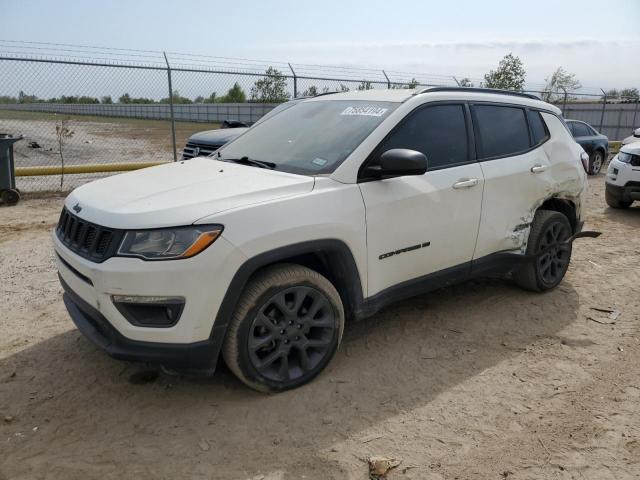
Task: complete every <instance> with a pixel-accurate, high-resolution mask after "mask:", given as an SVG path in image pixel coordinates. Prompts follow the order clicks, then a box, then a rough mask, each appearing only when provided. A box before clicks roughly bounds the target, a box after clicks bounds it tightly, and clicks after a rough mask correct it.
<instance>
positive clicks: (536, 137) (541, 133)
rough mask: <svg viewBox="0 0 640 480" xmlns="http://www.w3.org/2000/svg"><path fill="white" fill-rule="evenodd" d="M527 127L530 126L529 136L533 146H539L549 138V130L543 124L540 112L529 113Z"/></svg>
mask: <svg viewBox="0 0 640 480" xmlns="http://www.w3.org/2000/svg"><path fill="white" fill-rule="evenodd" d="M529 125H531V135H532V136H533V144H534V145H540V144H541V143H544V142H545V141H546V140H547V138H549V129H548V128H547V125H546V124H545V123H544V119H543V118H542V115H540V112H535V111H533V110H530V111H529Z"/></svg>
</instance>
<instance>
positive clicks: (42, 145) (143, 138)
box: [0, 110, 218, 191]
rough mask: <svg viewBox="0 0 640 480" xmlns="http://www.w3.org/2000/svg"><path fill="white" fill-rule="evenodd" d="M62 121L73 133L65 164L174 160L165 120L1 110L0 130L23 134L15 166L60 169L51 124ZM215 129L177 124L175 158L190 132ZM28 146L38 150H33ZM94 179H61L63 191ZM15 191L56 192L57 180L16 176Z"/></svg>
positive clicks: (56, 177) (65, 149)
mask: <svg viewBox="0 0 640 480" xmlns="http://www.w3.org/2000/svg"><path fill="white" fill-rule="evenodd" d="M63 120H66V126H67V128H68V129H69V130H70V131H72V132H73V134H72V135H71V136H70V137H69V138H67V139H66V140H65V143H64V145H63V149H62V152H63V156H64V159H65V165H82V164H86V163H124V162H168V161H171V160H173V150H172V140H171V126H170V124H169V122H168V121H166V120H144V119H137V118H115V117H94V116H86V115H85V116H83V115H59V114H54V113H39V112H19V111H9V110H0V132H1V133H11V134H13V135H14V136H18V135H23V136H24V139H23V140H21V141H19V142H17V143H15V145H14V158H15V163H16V167H32V166H60V164H61V158H60V147H59V144H58V140H57V136H56V125H61V122H62V121H63ZM217 127H218V125H217V124H214V123H195V122H176V147H177V150H178V155H179V156H181V155H182V148H183V147H184V145H185V143H186V141H187V138H189V136H191V135H192V134H193V133H195V132H201V131H203V130H210V129H213V128H217ZM33 142H35V145H38V148H33V146H34V143H33ZM95 179H96V175H95V174H92V175H66V176H65V178H64V187H65V190H68V189H69V188H71V187H77V186H79V185H82V184H83V183H86V182H88V181H91V180H95ZM17 187H18V188H20V189H21V190H23V191H42V190H59V189H60V176H59V175H48V176H38V177H18V178H17Z"/></svg>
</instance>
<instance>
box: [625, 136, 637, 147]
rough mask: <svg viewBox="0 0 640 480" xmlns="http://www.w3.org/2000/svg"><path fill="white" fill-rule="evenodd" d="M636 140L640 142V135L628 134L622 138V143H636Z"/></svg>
mask: <svg viewBox="0 0 640 480" xmlns="http://www.w3.org/2000/svg"><path fill="white" fill-rule="evenodd" d="M636 142H640V137H636V136H634V135H629V136H628V137H627V138H625V139H624V140H622V145H629V144H630V143H636Z"/></svg>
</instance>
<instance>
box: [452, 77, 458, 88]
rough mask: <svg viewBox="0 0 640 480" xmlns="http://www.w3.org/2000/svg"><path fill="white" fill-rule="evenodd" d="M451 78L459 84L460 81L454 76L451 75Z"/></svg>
mask: <svg viewBox="0 0 640 480" xmlns="http://www.w3.org/2000/svg"><path fill="white" fill-rule="evenodd" d="M451 78H453V81H454V82H456V85H458V86H460V82H459V81H458V79H457V78H456V77H451Z"/></svg>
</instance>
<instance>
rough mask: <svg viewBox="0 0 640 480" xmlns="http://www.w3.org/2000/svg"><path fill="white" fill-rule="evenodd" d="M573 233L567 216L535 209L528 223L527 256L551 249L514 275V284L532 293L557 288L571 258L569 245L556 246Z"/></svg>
mask: <svg viewBox="0 0 640 480" xmlns="http://www.w3.org/2000/svg"><path fill="white" fill-rule="evenodd" d="M571 235H572V229H571V224H570V223H569V219H568V218H567V217H566V216H564V215H563V214H562V213H559V212H554V211H551V210H538V211H537V212H536V214H535V216H534V218H533V222H532V224H531V231H530V233H529V242H528V244H527V251H526V253H527V255H535V254H537V253H540V252H541V251H542V250H546V249H550V250H549V251H548V252H547V254H544V255H542V256H540V257H539V258H537V259H536V260H535V261H532V262H529V263H527V264H526V265H525V266H523V267H522V268H521V269H520V270H518V271H517V272H516V273H515V274H514V280H515V281H516V283H517V284H518V285H519V286H520V287H522V288H524V289H526V290H531V291H534V292H544V291H546V290H551V289H553V288H555V287H557V286H558V285H559V284H560V282H561V281H562V279H563V278H564V275H565V273H567V269H568V268H569V262H570V261H571V248H572V244H571V243H569V244H566V245H558V242H562V241H564V240H567V239H568V238H570V237H571Z"/></svg>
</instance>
